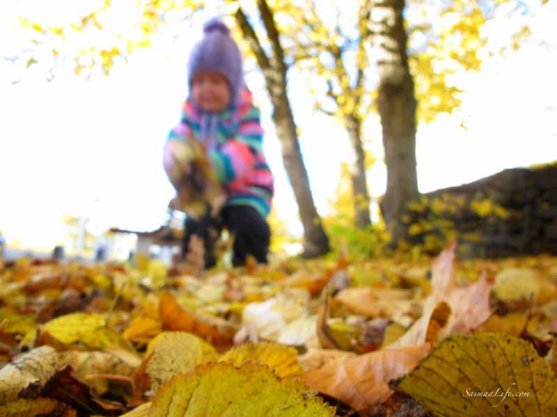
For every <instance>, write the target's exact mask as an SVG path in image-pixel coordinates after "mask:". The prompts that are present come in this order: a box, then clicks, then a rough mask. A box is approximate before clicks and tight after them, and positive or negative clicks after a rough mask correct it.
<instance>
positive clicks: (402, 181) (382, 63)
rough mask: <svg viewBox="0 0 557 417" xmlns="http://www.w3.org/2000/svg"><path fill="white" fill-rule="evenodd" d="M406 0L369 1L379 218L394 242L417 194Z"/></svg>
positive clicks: (403, 233)
mask: <svg viewBox="0 0 557 417" xmlns="http://www.w3.org/2000/svg"><path fill="white" fill-rule="evenodd" d="M403 10H404V0H376V1H373V7H372V12H371V22H370V24H371V31H372V32H373V35H374V36H373V37H372V39H373V42H374V46H375V49H376V51H377V52H376V53H377V54H378V56H379V59H378V66H379V76H380V82H379V97H378V108H379V114H380V116H381V126H382V129H383V146H384V148H385V164H386V166H387V190H386V192H385V195H384V197H383V201H382V203H381V210H382V213H383V218H384V219H385V222H386V223H387V226H388V227H389V230H390V232H391V234H392V242H393V244H396V243H398V242H400V241H401V240H402V239H403V238H404V237H405V236H406V227H405V225H404V224H403V223H402V216H403V213H404V211H405V210H406V208H407V206H408V203H410V202H411V201H412V200H414V199H415V198H416V197H417V196H418V181H417V172H416V106H417V104H416V97H415V94H414V81H413V79H412V75H411V74H410V69H409V66H408V57H407V55H406V43H407V35H406V31H405V29H404V19H403V15H402V12H403Z"/></svg>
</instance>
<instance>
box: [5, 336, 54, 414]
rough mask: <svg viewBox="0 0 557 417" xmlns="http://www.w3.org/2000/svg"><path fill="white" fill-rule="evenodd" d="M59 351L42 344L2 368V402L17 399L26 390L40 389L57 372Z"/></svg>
mask: <svg viewBox="0 0 557 417" xmlns="http://www.w3.org/2000/svg"><path fill="white" fill-rule="evenodd" d="M57 365H58V353H56V351H55V350H54V349H53V348H51V347H50V346H41V347H39V348H36V349H33V350H31V351H30V352H28V353H26V354H23V355H21V356H19V357H17V358H16V359H15V360H14V361H13V362H11V363H9V364H7V365H6V366H4V367H3V368H2V369H0V404H2V403H6V402H9V401H14V400H17V399H18V397H19V395H20V394H21V393H22V392H23V391H24V390H32V391H35V390H39V389H40V388H41V387H42V386H43V385H44V384H46V382H47V381H48V380H49V379H50V378H51V377H52V376H53V375H54V374H55V373H56V367H57Z"/></svg>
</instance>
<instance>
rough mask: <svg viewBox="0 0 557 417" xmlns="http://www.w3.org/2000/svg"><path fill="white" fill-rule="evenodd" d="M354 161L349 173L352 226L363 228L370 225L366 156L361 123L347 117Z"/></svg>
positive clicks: (355, 118)
mask: <svg viewBox="0 0 557 417" xmlns="http://www.w3.org/2000/svg"><path fill="white" fill-rule="evenodd" d="M345 124H346V127H347V130H348V135H349V136H350V143H351V144H352V151H353V152H354V156H355V161H354V165H353V166H352V170H351V173H350V176H351V180H352V194H353V199H354V203H353V204H354V226H356V227H358V228H365V227H367V226H369V225H371V219H370V207H369V200H370V198H369V192H368V189H367V180H366V161H365V159H366V156H365V151H364V147H363V144H362V136H361V129H362V123H361V121H360V120H359V119H358V118H357V117H355V116H352V117H347V119H346V121H345Z"/></svg>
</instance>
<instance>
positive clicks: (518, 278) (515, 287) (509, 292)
mask: <svg viewBox="0 0 557 417" xmlns="http://www.w3.org/2000/svg"><path fill="white" fill-rule="evenodd" d="M539 292H540V282H539V276H538V274H537V273H536V272H535V271H534V270H532V269H529V268H506V269H503V270H502V271H501V272H499V273H498V274H497V275H496V276H495V283H494V285H493V293H494V295H495V297H496V298H497V299H498V300H500V301H502V302H504V303H512V302H514V301H521V300H525V301H534V300H536V298H537V297H538V294H539Z"/></svg>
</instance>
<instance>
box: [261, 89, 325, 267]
mask: <svg viewBox="0 0 557 417" xmlns="http://www.w3.org/2000/svg"><path fill="white" fill-rule="evenodd" d="M272 101H273V108H274V111H273V121H274V122H275V125H276V130H277V136H278V137H279V139H280V142H281V145H282V159H283V162H284V166H285V168H286V171H287V173H288V178H289V179H290V183H291V184H292V189H293V191H294V196H295V198H296V202H297V204H298V209H299V212H300V219H301V221H302V225H303V227H304V256H305V257H308V258H313V257H317V256H320V255H324V254H325V253H327V252H328V251H329V239H328V238H327V235H326V234H325V231H324V229H323V225H322V222H321V218H320V217H319V214H318V213H317V209H316V208H315V204H314V202H313V196H312V193H311V188H310V186H309V178H308V174H307V171H306V167H305V165H304V160H303V158H302V152H301V149H300V143H299V142H298V136H297V134H296V125H295V123H294V116H293V114H292V109H291V108H290V103H289V101H288V98H287V96H286V95H281V96H273V97H272Z"/></svg>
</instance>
